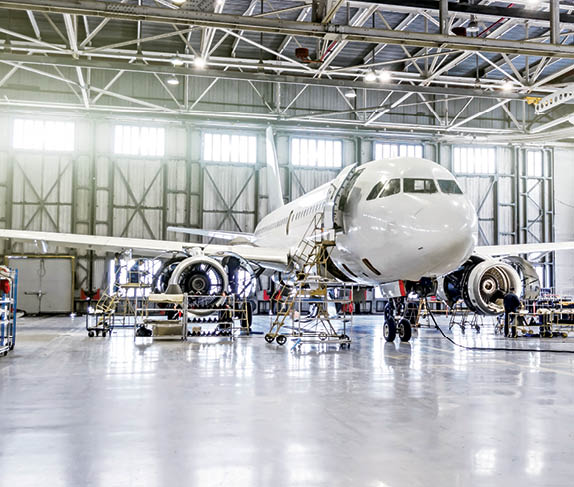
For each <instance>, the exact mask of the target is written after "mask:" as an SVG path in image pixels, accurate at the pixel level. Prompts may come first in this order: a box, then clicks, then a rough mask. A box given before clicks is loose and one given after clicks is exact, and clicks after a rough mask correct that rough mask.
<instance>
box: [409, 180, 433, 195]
mask: <svg viewBox="0 0 574 487" xmlns="http://www.w3.org/2000/svg"><path fill="white" fill-rule="evenodd" d="M404 192H405V193H436V192H437V189H436V184H435V182H434V180H433V179H413V178H405V182H404Z"/></svg>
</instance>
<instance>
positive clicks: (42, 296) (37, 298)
mask: <svg viewBox="0 0 574 487" xmlns="http://www.w3.org/2000/svg"><path fill="white" fill-rule="evenodd" d="M8 266H9V267H11V268H12V269H18V309H21V310H23V311H25V312H26V313H30V314H39V313H71V312H72V310H73V306H74V302H73V294H72V293H73V289H74V287H73V285H74V280H73V276H74V259H73V258H72V257H38V256H34V257H32V256H30V257H28V256H15V257H8Z"/></svg>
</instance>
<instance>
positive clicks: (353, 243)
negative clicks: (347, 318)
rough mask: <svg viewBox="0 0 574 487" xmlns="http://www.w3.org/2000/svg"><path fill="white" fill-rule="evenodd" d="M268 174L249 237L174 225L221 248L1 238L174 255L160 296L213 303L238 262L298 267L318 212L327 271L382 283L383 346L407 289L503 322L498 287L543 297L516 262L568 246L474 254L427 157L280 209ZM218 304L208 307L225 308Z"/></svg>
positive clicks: (352, 178)
mask: <svg viewBox="0 0 574 487" xmlns="http://www.w3.org/2000/svg"><path fill="white" fill-rule="evenodd" d="M267 172H268V184H269V207H270V212H269V214H268V215H267V216H265V217H264V218H263V219H262V220H261V221H260V222H259V224H258V225H257V227H256V229H255V231H254V233H252V234H248V233H240V232H226V231H222V230H217V231H211V230H205V229H181V228H170V230H173V231H177V232H182V233H188V234H192V235H200V236H206V237H214V238H219V239H225V240H228V241H229V242H228V243H227V244H211V243H189V242H181V241H168V240H151V239H136V238H123V237H108V236H97V235H79V234H65V233H55V232H36V231H27V230H9V229H0V238H4V239H12V240H15V241H24V242H26V241H28V242H34V241H35V242H37V243H38V242H41V243H43V244H44V245H45V243H46V242H48V243H51V244H56V245H59V246H62V247H68V248H84V249H91V250H106V251H127V250H131V251H133V252H139V253H141V254H149V253H152V254H153V253H156V254H159V253H166V252H169V253H172V254H173V255H174V257H173V258H172V259H168V260H166V261H165V262H164V264H163V266H162V268H161V269H160V271H159V272H158V274H157V275H156V278H155V281H154V283H155V284H154V285H155V287H156V289H157V292H166V291H167V292H169V290H168V289H169V287H170V286H172V287H173V286H175V287H176V288H177V289H180V290H182V291H183V292H187V293H188V294H189V295H198V296H199V295H202V296H205V295H220V294H223V293H224V292H229V291H228V290H229V288H230V284H231V285H232V286H231V287H233V283H234V281H235V280H236V279H235V278H234V273H235V272H237V269H238V268H239V267H241V266H243V267H244V268H246V269H250V270H252V269H253V267H254V266H255V267H258V268H260V269H262V270H266V271H269V272H293V271H296V269H297V267H298V265H300V262H297V259H295V258H294V254H295V251H296V248H297V246H298V245H299V243H300V242H301V240H302V239H304V238H317V237H316V236H309V235H308V234H306V232H307V231H308V229H309V228H310V225H311V223H312V221H313V219H314V218H317V215H319V216H320V218H321V236H320V237H321V238H325V239H329V240H332V241H333V242H334V244H335V245H334V248H333V250H332V252H331V253H330V257H329V260H328V263H327V266H326V271H327V272H328V274H329V275H330V276H332V277H333V278H335V279H337V280H339V281H342V282H347V283H352V284H358V285H367V286H379V287H380V289H381V291H382V293H383V296H384V298H385V299H388V300H389V303H390V307H389V308H388V310H387V312H386V313H385V318H386V319H385V323H384V337H385V339H386V340H387V341H393V340H394V339H395V337H396V335H397V332H398V334H399V337H400V338H401V340H403V341H408V340H409V339H410V337H411V325H410V323H409V322H408V320H405V319H404V317H403V318H402V319H400V318H399V320H397V319H396V318H395V312H394V311H395V307H394V304H393V303H395V301H394V300H400V299H403V298H404V297H405V296H407V295H408V294H409V293H411V292H415V293H417V294H418V295H428V294H437V295H438V296H440V297H442V298H443V299H444V300H446V301H447V303H449V304H450V305H452V304H454V303H455V302H457V301H459V300H463V301H464V302H465V303H466V305H467V306H468V307H469V308H470V309H471V310H472V311H475V312H478V313H482V314H490V315H495V314H500V313H501V312H502V311H503V302H502V299H499V298H497V299H494V297H495V296H500V292H498V291H501V292H502V294H503V295H506V294H507V293H510V292H513V293H515V294H517V295H519V296H523V297H525V298H527V299H532V298H533V297H536V296H537V294H538V293H539V291H540V283H539V281H538V276H537V274H536V272H535V270H534V267H533V266H532V264H530V263H529V262H528V261H527V260H526V259H524V258H522V257H520V255H522V254H528V253H533V252H537V253H538V252H550V251H556V250H566V249H574V242H559V243H558V242H552V243H530V244H515V245H498V246H478V245H477V241H476V235H477V215H476V211H475V209H474V207H473V205H472V203H471V202H470V200H469V199H468V197H467V196H466V195H465V194H464V193H463V191H462V190H461V188H460V186H459V185H458V183H457V181H456V179H455V177H454V176H453V175H452V174H451V173H450V172H449V171H448V170H447V169H445V168H444V167H442V166H440V165H438V164H436V163H434V162H432V161H430V160H426V159H421V158H416V157H400V158H392V159H382V160H374V161H371V162H368V163H365V164H362V165H357V164H354V165H351V166H347V167H345V168H344V169H343V170H342V171H341V172H340V173H339V174H338V176H337V177H336V178H335V179H333V180H332V181H330V182H328V183H326V184H324V185H322V186H319V187H318V188H316V189H314V190H312V191H310V192H309V193H307V194H304V195H302V196H301V197H299V198H297V199H295V200H293V201H292V202H290V203H288V204H284V203H283V198H282V193H281V186H280V181H279V178H278V172H279V171H278V166H277V158H276V157H268V171H267ZM235 286H236V283H235ZM180 292H181V291H180ZM231 292H233V289H232V290H231ZM220 299H221V298H218V300H216V299H215V298H214V301H212V302H211V304H218V303H219V304H220V303H221V300H220ZM198 312H199V311H198Z"/></svg>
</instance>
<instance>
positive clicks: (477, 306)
mask: <svg viewBox="0 0 574 487" xmlns="http://www.w3.org/2000/svg"><path fill="white" fill-rule="evenodd" d="M499 291H501V292H499ZM508 293H514V294H516V295H517V296H521V295H522V282H521V280H520V276H519V275H518V272H516V271H515V270H514V268H513V267H512V266H510V265H509V264H506V263H504V262H490V261H484V262H481V263H480V264H478V265H476V266H475V267H473V268H472V270H471V271H470V272H469V274H468V278H467V281H466V286H464V287H463V289H462V297H463V299H464V301H465V303H466V305H467V306H468V307H469V309H471V310H472V311H474V312H478V313H482V314H485V315H497V314H500V313H502V312H504V303H503V298H504V296H505V295H506V294H508Z"/></svg>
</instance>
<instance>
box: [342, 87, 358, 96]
mask: <svg viewBox="0 0 574 487" xmlns="http://www.w3.org/2000/svg"><path fill="white" fill-rule="evenodd" d="M345 96H346V97H347V98H355V97H356V96H357V92H356V91H355V90H354V89H353V88H349V89H348V90H347V91H345Z"/></svg>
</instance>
